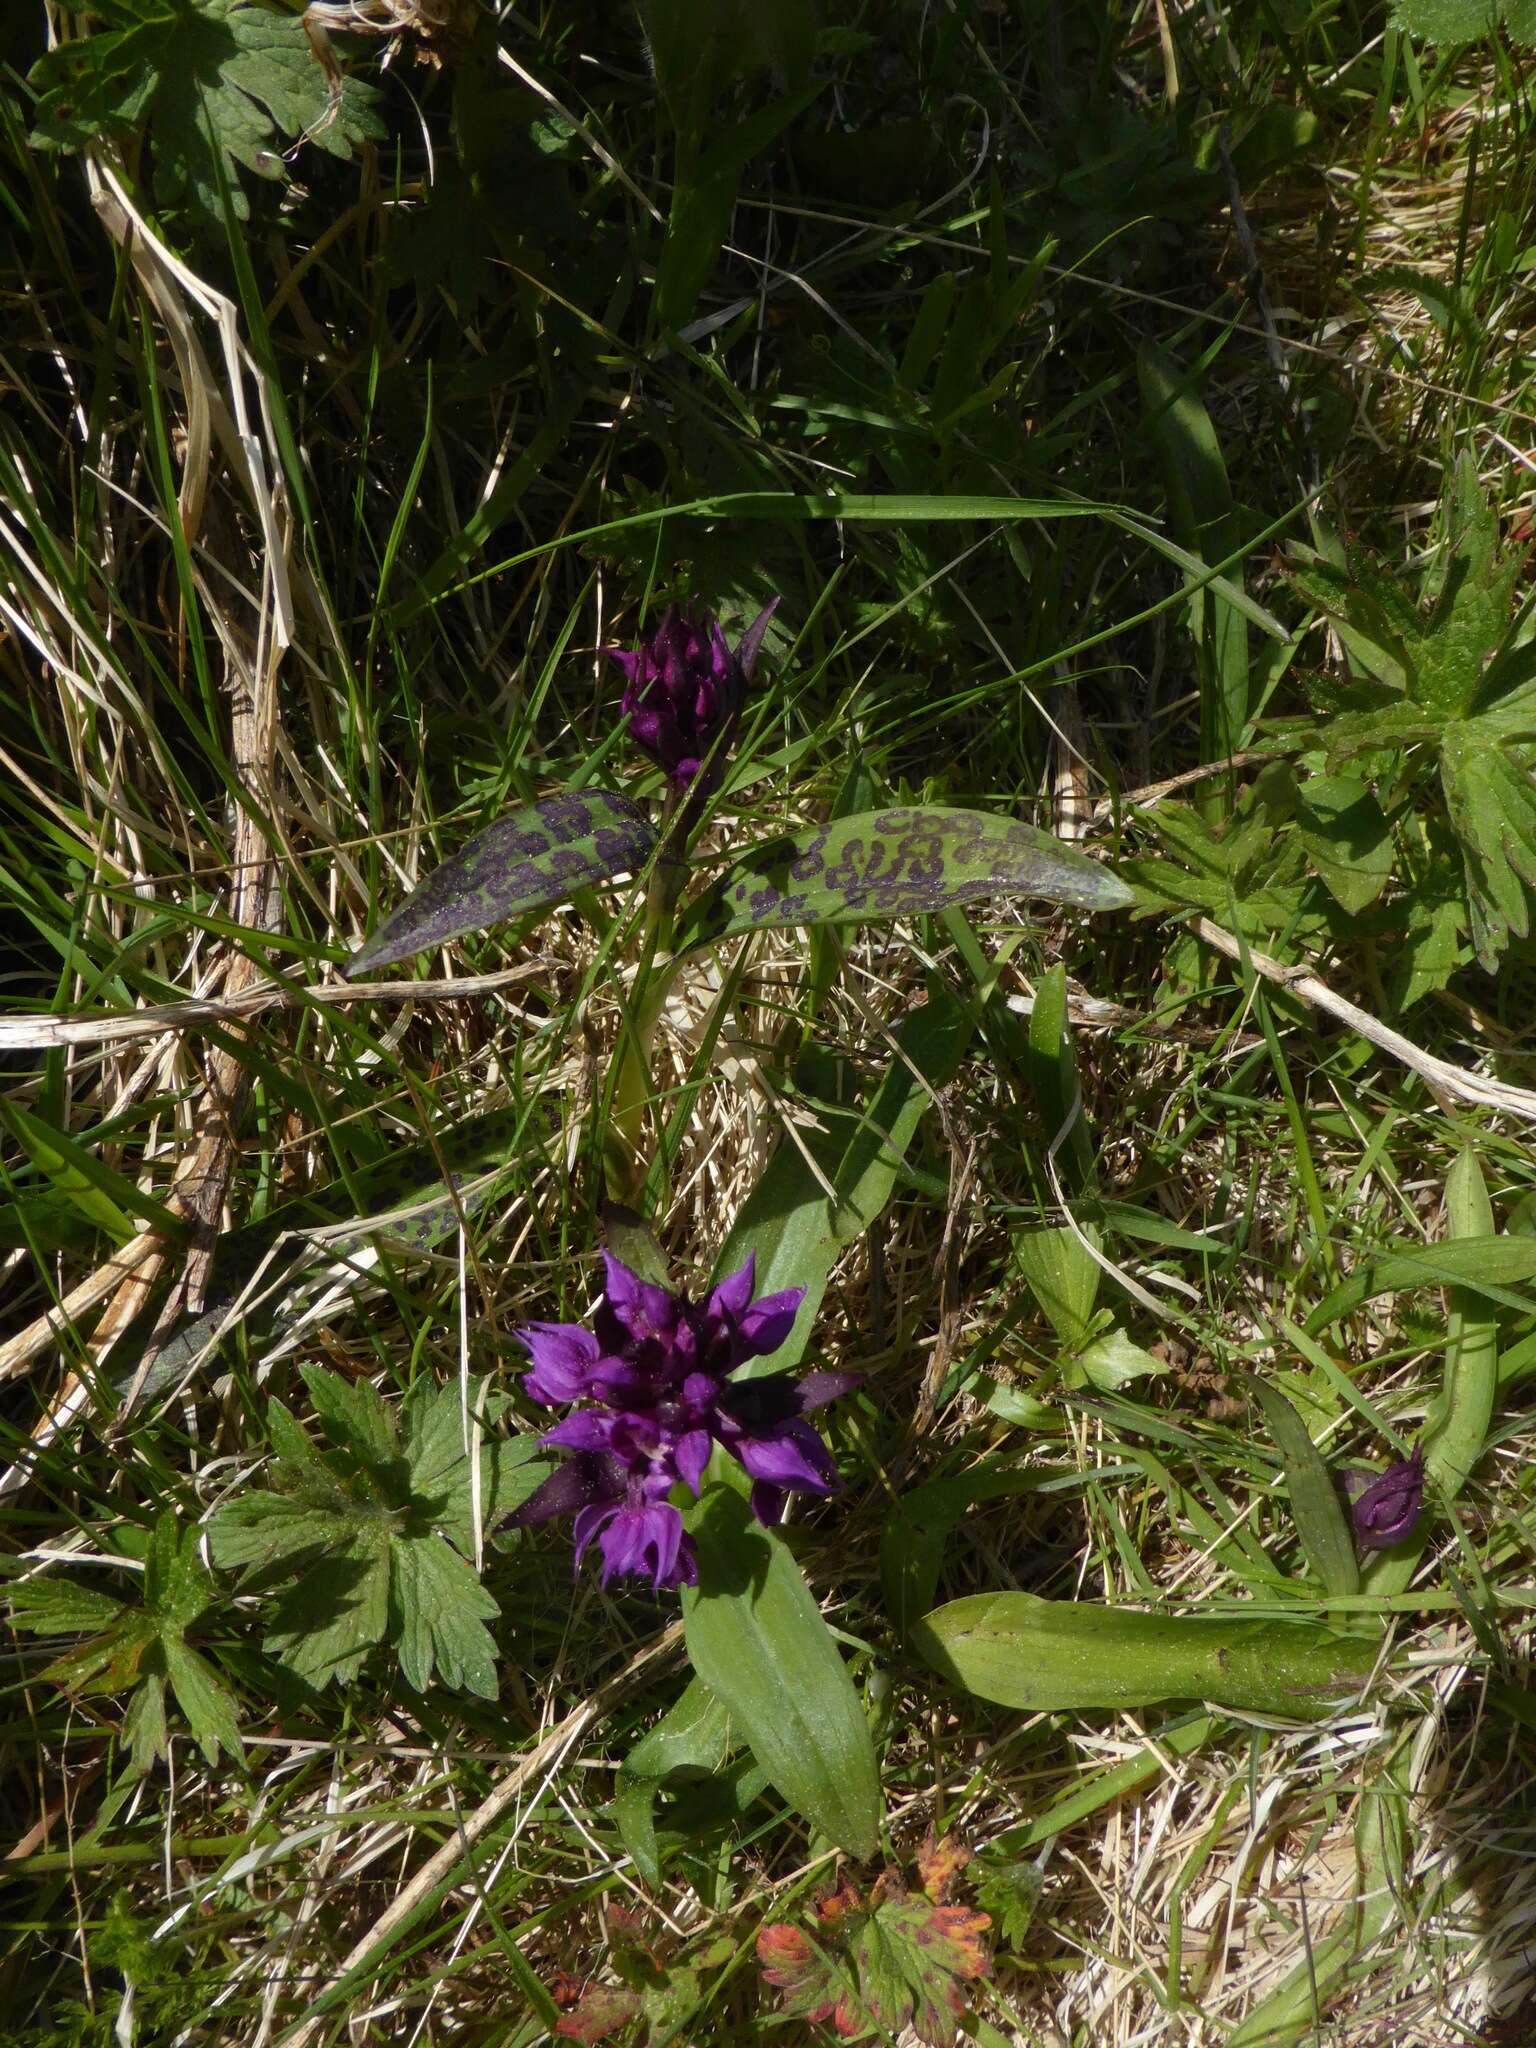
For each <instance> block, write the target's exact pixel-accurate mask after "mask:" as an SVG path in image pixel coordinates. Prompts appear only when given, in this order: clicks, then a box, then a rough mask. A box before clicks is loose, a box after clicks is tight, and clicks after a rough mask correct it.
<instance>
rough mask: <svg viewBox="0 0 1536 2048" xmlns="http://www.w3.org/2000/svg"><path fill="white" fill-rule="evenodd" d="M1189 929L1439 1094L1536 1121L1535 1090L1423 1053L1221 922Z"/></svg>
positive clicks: (1307, 972)
mask: <svg viewBox="0 0 1536 2048" xmlns="http://www.w3.org/2000/svg"><path fill="white" fill-rule="evenodd" d="M1190 929H1191V930H1192V931H1193V932H1194V933H1195V934H1196V936H1197V937H1199V938H1201V939H1203V940H1204V941H1205V943H1206V944H1207V945H1208V946H1214V947H1215V949H1216V951H1217V952H1218V953H1223V954H1225V955H1226V957H1227V959H1229V960H1236V961H1238V962H1239V963H1241V962H1243V961H1245V960H1246V961H1248V962H1249V963H1250V964H1251V965H1252V967H1253V971H1254V973H1255V974H1261V975H1262V976H1263V977H1264V979H1265V980H1266V981H1272V982H1275V983H1276V984H1277V985H1278V986H1279V987H1281V988H1286V989H1289V990H1290V992H1291V994H1292V995H1294V996H1299V997H1300V998H1301V1000H1302V1001H1303V1002H1304V1003H1307V1004H1310V1006H1311V1007H1312V1008H1313V1009H1315V1010H1324V1011H1326V1012H1327V1014H1328V1015H1329V1016H1330V1017H1337V1018H1338V1020H1339V1022H1340V1023H1341V1024H1347V1025H1348V1026H1349V1028H1350V1030H1351V1031H1357V1032H1359V1034H1360V1036H1361V1037H1362V1038H1363V1039H1365V1040H1366V1041H1367V1042H1368V1043H1369V1044H1371V1045H1374V1046H1375V1047H1376V1048H1377V1049H1378V1051H1381V1052H1384V1053H1389V1054H1390V1055H1391V1057H1392V1058H1393V1059H1395V1060H1401V1061H1402V1063H1403V1065H1404V1066H1405V1067H1408V1068H1410V1069H1411V1070H1412V1071H1413V1072H1414V1073H1415V1074H1417V1075H1418V1076H1419V1077H1420V1078H1421V1079H1422V1080H1423V1081H1425V1082H1427V1083H1428V1085H1429V1087H1430V1089H1431V1091H1432V1092H1434V1093H1435V1094H1437V1095H1449V1096H1450V1097H1452V1099H1453V1100H1455V1101H1457V1102H1475V1103H1477V1104H1478V1106H1479V1107H1480V1108H1483V1109H1498V1110H1503V1112H1504V1113H1505V1115H1507V1116H1515V1117H1520V1118H1521V1119H1522V1120H1523V1121H1524V1122H1526V1123H1536V1094H1532V1093H1531V1091H1530V1090H1529V1089H1528V1088H1515V1087H1512V1086H1511V1085H1510V1084H1509V1083H1508V1082H1507V1081H1489V1080H1486V1079H1485V1078H1484V1077H1483V1076H1482V1075H1481V1074H1469V1073H1468V1072H1467V1071H1466V1069H1465V1068H1464V1067H1453V1066H1452V1065H1451V1063H1450V1061H1449V1060H1442V1059H1437V1058H1436V1056H1435V1055H1434V1054H1433V1053H1428V1052H1424V1051H1423V1050H1421V1048H1420V1047H1418V1046H1416V1045H1415V1044H1414V1043H1413V1041H1412V1040H1411V1039H1408V1038H1404V1037H1403V1035H1402V1033H1401V1032H1400V1031H1394V1030H1392V1029H1391V1027H1390V1026H1389V1025H1386V1024H1380V1023H1378V1022H1377V1021H1376V1019H1375V1018H1374V1017H1373V1016H1372V1015H1371V1014H1370V1012H1369V1011H1368V1010H1362V1009H1361V1008H1360V1006H1359V1004H1358V1003H1352V1002H1351V1001H1350V1000H1349V998H1348V997H1347V996H1341V995H1339V994H1338V993H1337V992H1336V991H1335V990H1333V989H1331V988H1330V987H1329V986H1328V984H1327V982H1325V981H1323V980H1321V979H1320V978H1319V977H1318V976H1317V975H1316V974H1314V973H1313V972H1312V970H1311V969H1310V968H1309V967H1287V966H1286V965H1285V963H1284V962H1283V961H1280V960H1276V959H1273V958H1272V957H1271V956H1270V955H1269V954H1268V953H1261V952H1260V951H1259V949H1258V947H1257V946H1250V945H1248V944H1247V943H1246V942H1245V941H1244V940H1241V939H1239V938H1237V937H1236V936H1235V935H1234V934H1233V933H1231V932H1229V931H1225V930H1223V928H1222V927H1221V926H1220V925H1219V924H1213V923H1212V922H1211V920H1210V919H1209V918H1208V917H1197V918H1196V919H1195V920H1194V923H1193V924H1192V925H1191V927H1190Z"/></svg>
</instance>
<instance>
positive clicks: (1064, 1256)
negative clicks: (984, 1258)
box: [1013, 1225, 1102, 1353]
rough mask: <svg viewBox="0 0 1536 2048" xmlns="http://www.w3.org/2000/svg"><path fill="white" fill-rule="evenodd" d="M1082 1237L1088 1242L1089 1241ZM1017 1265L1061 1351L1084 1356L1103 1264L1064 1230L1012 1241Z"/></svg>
mask: <svg viewBox="0 0 1536 2048" xmlns="http://www.w3.org/2000/svg"><path fill="white" fill-rule="evenodd" d="M1088 1235H1089V1233H1088V1232H1086V1231H1085V1232H1084V1236H1088ZM1013 1263H1014V1265H1015V1266H1016V1267H1017V1268H1018V1270H1019V1272H1020V1273H1022V1274H1023V1276H1024V1279H1025V1280H1026V1281H1027V1282H1028V1285H1029V1289H1030V1292H1031V1293H1032V1294H1033V1295H1034V1297H1035V1299H1036V1301H1038V1302H1039V1304H1040V1306H1041V1308H1042V1309H1044V1311H1045V1313H1046V1316H1047V1317H1048V1319H1049V1321H1050V1325H1051V1328H1052V1329H1053V1330H1054V1331H1055V1332H1056V1335H1057V1336H1058V1337H1059V1338H1060V1339H1061V1342H1062V1345H1063V1347H1064V1348H1065V1349H1066V1350H1067V1351H1069V1352H1072V1353H1076V1352H1078V1351H1080V1350H1081V1349H1082V1348H1083V1346H1084V1345H1085V1344H1086V1343H1087V1342H1088V1340H1089V1338H1090V1337H1091V1336H1092V1334H1093V1305H1094V1303H1095V1302H1096V1301H1097V1300H1098V1298H1099V1281H1100V1279H1101V1277H1102V1275H1101V1271H1100V1267H1099V1263H1098V1261H1097V1259H1095V1258H1094V1257H1093V1256H1092V1254H1091V1253H1090V1252H1089V1251H1088V1250H1087V1248H1086V1247H1085V1246H1084V1245H1083V1244H1081V1243H1080V1242H1079V1240H1078V1237H1077V1233H1076V1232H1075V1231H1073V1230H1069V1229H1067V1228H1066V1226H1065V1225H1063V1226H1062V1227H1061V1228H1059V1229H1053V1230H1021V1231H1020V1232H1019V1233H1018V1234H1017V1235H1016V1236H1015V1238H1014V1240H1013Z"/></svg>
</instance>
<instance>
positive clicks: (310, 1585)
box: [264, 1521, 389, 1691]
mask: <svg viewBox="0 0 1536 2048" xmlns="http://www.w3.org/2000/svg"><path fill="white" fill-rule="evenodd" d="M388 1627H389V1532H388V1529H387V1528H386V1526H385V1524H384V1523H383V1522H382V1521H380V1522H375V1523H372V1524H369V1523H358V1524H355V1525H354V1526H352V1527H351V1528H350V1529H349V1530H348V1531H347V1533H346V1537H345V1541H344V1543H342V1542H341V1541H340V1538H339V1532H338V1547H337V1548H336V1549H334V1550H332V1551H330V1552H328V1553H327V1554H326V1555H324V1556H322V1557H321V1558H319V1559H317V1560H316V1561H315V1562H314V1563H313V1564H311V1565H310V1566H309V1567H308V1569H307V1570H306V1571H305V1573H304V1576H303V1577H302V1578H301V1579H300V1580H299V1581H298V1583H297V1584H296V1585H293V1586H290V1587H289V1588H288V1589H287V1591H286V1592H285V1593H284V1594H283V1595H282V1598H281V1599H280V1600H279V1601H278V1603H277V1606H276V1609H275V1610H274V1613H273V1616H272V1625H271V1627H270V1628H269V1629H268V1631H267V1634H266V1637H265V1642H264V1647H265V1648H266V1649H268V1650H270V1651H271V1652H272V1653H273V1654H274V1655H275V1656H278V1657H281V1658H282V1660H283V1662H284V1663H285V1664H286V1665H287V1666H288V1668H289V1670H290V1671H292V1672H293V1673H294V1674H295V1676H297V1677H299V1678H301V1679H303V1681H304V1682H305V1684H306V1685H311V1686H313V1687H314V1688H315V1689H316V1691H323V1690H324V1688H325V1687H326V1686H327V1685H329V1684H330V1683H331V1682H332V1680H334V1681H336V1683H338V1684H346V1683H347V1682H348V1681H349V1680H351V1679H353V1678H355V1677H356V1676H357V1674H358V1672H359V1671H361V1670H362V1668H363V1665H364V1663H365V1661H366V1659H367V1657H368V1653H369V1651H370V1650H372V1649H373V1647H374V1645H375V1644H377V1643H381V1642H382V1641H383V1640H384V1637H385V1634H386V1632H387V1630H388Z"/></svg>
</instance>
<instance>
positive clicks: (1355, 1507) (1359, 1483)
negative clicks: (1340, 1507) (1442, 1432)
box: [1344, 1444, 1424, 1550]
mask: <svg viewBox="0 0 1536 2048" xmlns="http://www.w3.org/2000/svg"><path fill="white" fill-rule="evenodd" d="M1344 1483H1345V1486H1346V1488H1347V1489H1348V1491H1349V1492H1350V1493H1351V1494H1352V1495H1353V1496H1354V1499H1353V1502H1352V1504H1351V1507H1350V1515H1351V1517H1352V1519H1353V1521H1354V1525H1355V1540H1356V1542H1358V1543H1359V1545H1360V1547H1361V1548H1362V1549H1363V1550H1390V1549H1391V1548H1392V1546H1393V1544H1394V1543H1401V1542H1403V1541H1404V1540H1405V1539H1406V1538H1407V1537H1409V1536H1411V1535H1412V1534H1413V1532H1414V1530H1415V1529H1416V1528H1417V1527H1418V1523H1419V1515H1420V1512H1421V1511H1422V1509H1423V1506H1424V1449H1423V1446H1422V1445H1421V1444H1415V1446H1414V1450H1413V1456H1412V1457H1411V1458H1399V1459H1398V1460H1397V1462H1396V1463H1395V1464H1392V1465H1389V1466H1388V1467H1387V1469H1386V1471H1385V1472H1383V1473H1382V1474H1381V1475H1380V1477H1379V1478H1376V1479H1366V1478H1365V1476H1364V1475H1363V1474H1362V1473H1358V1472H1351V1473H1348V1474H1346V1476H1345V1481H1344Z"/></svg>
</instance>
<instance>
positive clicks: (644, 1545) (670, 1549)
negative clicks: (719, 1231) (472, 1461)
mask: <svg viewBox="0 0 1536 2048" xmlns="http://www.w3.org/2000/svg"><path fill="white" fill-rule="evenodd" d="M603 1257H604V1263H605V1268H606V1274H605V1279H604V1285H603V1294H602V1298H601V1300H600V1301H599V1302H598V1304H597V1308H596V1310H595V1311H594V1313H593V1317H592V1325H593V1326H592V1328H591V1329H590V1330H589V1329H588V1328H586V1326H585V1325H584V1324H581V1323H531V1324H529V1326H528V1327H527V1328H526V1329H523V1330H519V1331H518V1333H517V1335H518V1339H519V1341H520V1342H521V1343H522V1344H523V1345H524V1346H525V1347H526V1349H527V1351H528V1352H529V1354H530V1356H531V1357H532V1359H533V1368H532V1370H531V1371H530V1372H528V1373H527V1374H525V1376H524V1379H523V1387H524V1390H525V1392H527V1394H528V1395H529V1396H530V1397H531V1398H532V1399H533V1400H535V1401H537V1402H538V1403H539V1404H540V1406H541V1407H545V1408H564V1409H567V1410H568V1411H569V1412H568V1413H567V1414H566V1415H565V1417H564V1419H563V1420H562V1421H560V1422H557V1423H556V1424H555V1426H554V1428H553V1429H550V1430H548V1431H546V1433H545V1435H544V1436H543V1438H542V1439H541V1441H542V1442H544V1443H545V1444H547V1445H548V1446H549V1447H550V1448H551V1449H553V1450H560V1451H564V1452H566V1453H568V1456H567V1458H566V1460H565V1462H564V1463H563V1464H561V1465H560V1467H559V1468H558V1470H556V1471H555V1472H553V1473H551V1475H550V1477H549V1478H548V1479H546V1480H545V1481H544V1484H543V1485H542V1486H541V1487H539V1489H538V1490H537V1492H535V1493H534V1494H532V1495H531V1496H530V1497H529V1498H528V1499H527V1500H526V1501H524V1503H523V1505H522V1506H521V1507H520V1508H519V1509H518V1510H517V1511H516V1513H515V1514H514V1515H513V1516H512V1523H513V1526H514V1527H516V1528H528V1527H531V1526H532V1525H533V1524H534V1523H536V1522H547V1521H551V1520H553V1519H554V1518H555V1517H557V1516H562V1515H571V1516H573V1517H574V1518H575V1519H574V1523H573V1526H572V1536H573V1538H574V1540H575V1545H576V1559H577V1562H578V1564H579V1563H580V1560H581V1556H582V1553H583V1552H584V1551H585V1550H586V1548H587V1546H588V1545H589V1544H591V1543H593V1542H595V1543H596V1544H597V1547H598V1550H599V1552H600V1553H601V1556H602V1560H603V1562H602V1580H603V1584H604V1585H607V1584H608V1582H609V1581H610V1580H611V1579H615V1578H622V1577H640V1578H648V1579H649V1580H650V1582H651V1585H652V1587H653V1588H654V1590H655V1591H656V1592H658V1593H659V1592H660V1591H661V1589H662V1587H663V1586H691V1585H695V1584H697V1582H698V1563H697V1560H696V1558H695V1556H694V1552H693V1545H692V1542H691V1540H690V1538H689V1537H688V1535H687V1533H686V1532H685V1530H684V1528H683V1518H682V1515H681V1514H680V1513H679V1511H678V1510H677V1509H676V1508H675V1507H673V1506H672V1505H671V1504H670V1502H669V1501H668V1499H667V1496H668V1494H669V1493H670V1492H671V1490H672V1488H673V1487H674V1486H675V1485H676V1484H677V1482H678V1481H679V1480H682V1481H684V1482H685V1483H686V1484H687V1485H688V1486H690V1487H691V1488H692V1489H693V1492H694V1494H695V1495H696V1496H697V1494H698V1492H699V1490H700V1488H701V1487H702V1485H703V1483H704V1468H705V1466H706V1465H707V1464H708V1463H709V1458H710V1453H711V1451H712V1450H713V1448H714V1446H715V1445H716V1444H719V1445H721V1446H722V1448H723V1449H725V1450H726V1451H727V1452H729V1454H730V1455H731V1456H732V1457H733V1458H734V1459H735V1460H736V1461H737V1463H738V1464H739V1465H740V1466H741V1467H742V1469H743V1471H745V1472H747V1473H748V1474H749V1475H750V1476H751V1479H752V1509H753V1513H754V1514H755V1515H756V1516H757V1518H758V1520H759V1521H761V1522H765V1523H772V1522H776V1521H777V1520H778V1518H779V1516H780V1514H781V1513H782V1512H783V1507H784V1499H785V1496H786V1495H787V1494H791V1493H809V1494H821V1495H825V1494H831V1493H835V1492H836V1491H837V1489H838V1484H839V1481H838V1477H837V1472H836V1470H835V1468H834V1466H833V1463H832V1457H831V1453H830V1452H829V1451H828V1449H827V1447H826V1445H825V1444H824V1443H823V1442H822V1440H821V1438H820V1437H819V1436H818V1435H817V1433H816V1431H815V1430H814V1429H813V1428H812V1427H811V1425H810V1423H808V1422H807V1421H806V1420H805V1418H806V1416H807V1415H809V1414H811V1413H812V1412H813V1411H814V1410H815V1409H817V1408H822V1407H825V1406H826V1404H827V1403H828V1402H829V1401H835V1400H837V1399H838V1398H839V1397H840V1396H841V1395H843V1394H846V1393H847V1392H848V1391H849V1389H850V1388H851V1387H854V1386H856V1385H857V1384H858V1381H859V1375H858V1374H857V1373H851V1372H810V1373H807V1374H805V1376H804V1377H803V1378H802V1379H799V1380H797V1379H795V1377H794V1376H793V1374H791V1373H788V1372H778V1373H770V1374H768V1375H767V1376H766V1377H764V1378H762V1379H754V1380H733V1379H732V1378H731V1374H732V1373H733V1372H735V1370H736V1368H737V1367H738V1366H740V1365H744V1364H745V1363H746V1361H747V1360H748V1359H751V1358H765V1357H768V1356H770V1355H771V1354H772V1353H773V1352H775V1351H777V1350H778V1348H779V1346H780V1345H781V1344H782V1343H783V1342H784V1340H785V1338H786V1337H788V1335H789V1333H790V1330H791V1328H792V1326H793V1324H794V1320H795V1316H796V1314H797V1313H798V1311H799V1308H800V1304H801V1303H802V1301H803V1300H804V1299H805V1289H804V1288H803V1287H792V1288H789V1289H787V1290H786V1291H785V1292H783V1293H782V1294H765V1295H763V1296H761V1297H760V1298H759V1299H757V1300H755V1301H754V1300H753V1298H752V1296H753V1287H754V1282H755V1278H756V1265H755V1262H754V1260H753V1259H751V1258H749V1259H748V1260H747V1262H746V1264H745V1265H744V1266H742V1267H741V1268H740V1269H739V1270H738V1271H737V1272H735V1273H732V1274H730V1275H728V1277H727V1278H726V1279H724V1280H722V1281H721V1282H720V1285H719V1286H718V1287H716V1288H715V1289H714V1290H713V1292H712V1293H710V1294H709V1295H708V1297H707V1298H706V1299H705V1300H704V1301H702V1302H692V1301H690V1300H689V1299H688V1297H687V1295H686V1294H682V1293H673V1292H672V1291H671V1289H669V1288H666V1287H656V1286H653V1285H651V1284H650V1283H649V1282H647V1281H645V1280H642V1279H641V1278H640V1277H639V1275H638V1274H636V1273H632V1272H631V1271H630V1270H629V1268H628V1266H626V1265H624V1264H623V1263H622V1262H621V1261H620V1260H618V1259H616V1258H614V1256H613V1255H612V1253H611V1252H605V1253H604V1255H603Z"/></svg>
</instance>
